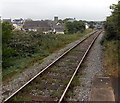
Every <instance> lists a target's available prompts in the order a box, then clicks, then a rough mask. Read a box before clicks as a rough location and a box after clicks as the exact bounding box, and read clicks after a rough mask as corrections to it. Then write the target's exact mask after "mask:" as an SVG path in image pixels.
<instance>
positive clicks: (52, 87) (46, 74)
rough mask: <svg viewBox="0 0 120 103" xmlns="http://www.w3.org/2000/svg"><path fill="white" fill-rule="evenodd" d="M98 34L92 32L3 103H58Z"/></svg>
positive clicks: (98, 32)
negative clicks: (20, 102)
mask: <svg viewBox="0 0 120 103" xmlns="http://www.w3.org/2000/svg"><path fill="white" fill-rule="evenodd" d="M100 33H101V31H97V32H94V33H93V34H91V35H90V36H89V37H87V38H85V39H84V40H82V41H81V42H80V43H78V44H76V45H75V46H73V47H72V48H71V49H69V50H68V51H66V52H65V53H64V54H63V55H61V56H60V57H59V58H58V59H56V60H55V61H54V62H53V63H51V64H50V65H49V66H47V67H46V68H45V69H43V70H42V71H41V72H40V73H38V74H37V75H36V76H35V77H33V78H32V79H31V80H30V81H28V82H27V83H26V84H25V85H23V86H22V87H21V88H20V89H18V90H17V91H16V92H14V93H13V94H12V95H11V96H9V97H8V98H7V99H5V100H4V102H10V101H58V102H59V103H60V102H61V101H62V100H63V98H64V96H65V94H66V92H67V90H68V88H69V86H70V84H71V82H72V80H73V78H74V76H75V75H76V73H77V71H78V69H79V68H80V66H81V63H82V61H83V60H84V58H85V56H86V55H87V53H88V52H89V50H90V48H91V47H92V45H93V43H94V41H95V40H96V38H97V37H98V35H99V34H100ZM48 68H49V69H48Z"/></svg>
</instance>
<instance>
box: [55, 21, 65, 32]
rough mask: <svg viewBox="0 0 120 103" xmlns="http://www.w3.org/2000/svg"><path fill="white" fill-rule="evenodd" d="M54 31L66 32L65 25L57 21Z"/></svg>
mask: <svg viewBox="0 0 120 103" xmlns="http://www.w3.org/2000/svg"><path fill="white" fill-rule="evenodd" d="M53 33H55V34H64V27H63V26H62V25H61V24H60V23H57V24H56V25H54V26H53Z"/></svg>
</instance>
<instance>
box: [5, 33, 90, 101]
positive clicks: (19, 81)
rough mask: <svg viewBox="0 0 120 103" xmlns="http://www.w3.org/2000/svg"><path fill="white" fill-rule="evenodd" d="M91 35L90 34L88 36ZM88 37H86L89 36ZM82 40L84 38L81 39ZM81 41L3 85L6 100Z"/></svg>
mask: <svg viewBox="0 0 120 103" xmlns="http://www.w3.org/2000/svg"><path fill="white" fill-rule="evenodd" d="M88 35H90V34H88ZM88 35H86V36H88ZM81 39H82V38H81ZM79 41H80V40H77V41H75V42H73V43H70V44H68V45H67V46H66V47H65V48H63V49H61V50H59V51H57V52H56V53H53V54H52V55H50V56H48V57H47V58H45V59H44V60H43V63H41V64H36V65H35V66H33V67H32V68H29V69H27V70H25V71H24V72H22V73H21V74H20V75H18V76H17V77H16V78H14V79H13V80H12V81H10V82H8V83H7V84H5V85H3V96H4V99H5V98H7V97H8V96H9V95H11V93H13V92H15V91H16V90H17V89H18V88H20V87H21V86H22V85H23V84H24V83H26V82H27V81H28V80H30V79H31V78H32V77H33V76H35V75H36V74H37V73H39V72H40V71H41V70H42V69H43V68H45V67H46V66H47V65H48V64H50V63H51V62H52V61H54V60H55V59H56V58H58V57H59V56H60V55H61V54H62V53H63V52H65V51H66V50H68V49H69V48H71V47H72V46H73V45H75V44H77V43H78V42H79Z"/></svg>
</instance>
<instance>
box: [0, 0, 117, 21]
mask: <svg viewBox="0 0 120 103" xmlns="http://www.w3.org/2000/svg"><path fill="white" fill-rule="evenodd" d="M0 1H2V2H0V16H2V18H11V19H15V18H24V19H27V18H31V19H34V20H36V19H37V20H38V19H40V20H45V19H50V20H52V19H53V17H54V16H58V17H59V19H65V18H68V17H71V18H76V19H77V20H87V21H103V20H105V19H106V16H109V15H110V14H111V10H110V9H109V6H110V5H112V4H117V2H118V0H0Z"/></svg>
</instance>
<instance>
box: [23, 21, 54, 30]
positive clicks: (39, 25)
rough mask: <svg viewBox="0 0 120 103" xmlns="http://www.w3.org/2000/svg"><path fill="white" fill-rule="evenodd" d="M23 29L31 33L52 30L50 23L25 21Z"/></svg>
mask: <svg viewBox="0 0 120 103" xmlns="http://www.w3.org/2000/svg"><path fill="white" fill-rule="evenodd" d="M23 28H24V29H25V30H29V31H42V32H48V31H50V30H52V28H51V26H50V24H49V22H48V21H43V20H41V21H25V23H24V25H23Z"/></svg>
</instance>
